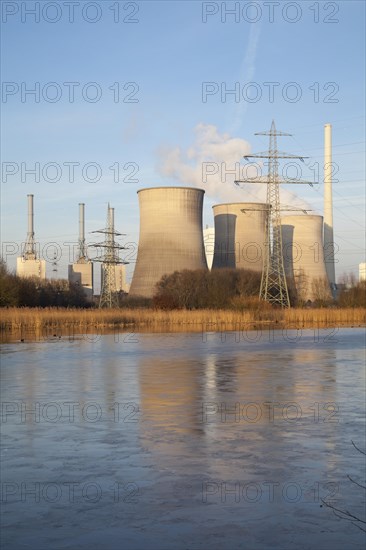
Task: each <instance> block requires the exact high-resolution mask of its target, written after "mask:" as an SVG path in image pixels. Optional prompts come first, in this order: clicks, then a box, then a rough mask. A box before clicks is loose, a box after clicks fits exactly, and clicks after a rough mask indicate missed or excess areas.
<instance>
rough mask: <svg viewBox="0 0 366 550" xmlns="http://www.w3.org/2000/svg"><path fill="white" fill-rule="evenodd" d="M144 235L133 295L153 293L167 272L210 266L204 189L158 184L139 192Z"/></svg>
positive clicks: (134, 275) (142, 236)
mask: <svg viewBox="0 0 366 550" xmlns="http://www.w3.org/2000/svg"><path fill="white" fill-rule="evenodd" d="M137 193H138V196H139V204H140V238H139V248H138V254H137V261H136V267H135V272H134V274H133V279H132V283H131V289H130V295H132V296H145V297H152V296H153V295H154V293H155V285H156V283H157V282H158V281H159V280H160V279H161V277H162V276H163V275H165V274H170V273H173V272H174V271H182V270H183V269H192V270H193V269H207V262H206V256H205V249H204V245H203V232H202V206H203V195H204V191H203V190H202V189H196V188H191V187H155V188H150V189H140V191H138V192H137Z"/></svg>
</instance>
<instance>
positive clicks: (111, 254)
mask: <svg viewBox="0 0 366 550" xmlns="http://www.w3.org/2000/svg"><path fill="white" fill-rule="evenodd" d="M93 233H103V234H105V241H104V242H102V243H96V244H93V245H92V246H96V247H100V248H104V254H103V255H102V256H101V258H97V259H96V261H99V262H102V288H101V291H100V300H99V307H100V308H103V307H107V308H113V307H119V303H118V294H117V290H116V265H118V264H125V265H126V264H128V262H125V261H123V260H120V259H119V257H118V250H126V249H127V248H126V247H125V246H121V245H120V244H118V243H117V242H116V241H115V237H116V236H118V237H120V236H121V235H123V233H119V232H118V231H115V229H114V208H111V207H110V206H109V204H108V211H107V227H106V228H105V229H99V230H98V231H93Z"/></svg>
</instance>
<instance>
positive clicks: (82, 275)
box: [68, 203, 93, 300]
mask: <svg viewBox="0 0 366 550" xmlns="http://www.w3.org/2000/svg"><path fill="white" fill-rule="evenodd" d="M68 271H69V272H68V275H69V282H70V283H73V284H77V285H80V287H81V288H82V289H83V291H84V294H85V296H86V297H87V298H88V299H90V300H91V299H92V298H93V263H92V262H91V261H90V260H89V258H88V252H87V247H86V242H85V204H84V203H79V243H78V257H77V260H76V262H75V263H73V264H72V265H69V269H68Z"/></svg>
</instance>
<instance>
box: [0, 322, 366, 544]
mask: <svg viewBox="0 0 366 550" xmlns="http://www.w3.org/2000/svg"><path fill="white" fill-rule="evenodd" d="M364 344H365V332H364V330H363V329H327V330H325V329H324V330H319V331H317V330H315V331H314V330H303V331H302V332H297V331H291V330H289V331H285V332H282V331H276V332H263V333H260V332H255V331H253V332H236V333H234V332H232V333H202V334H119V335H117V334H116V335H104V336H94V337H92V336H90V335H89V336H84V337H82V336H79V337H76V336H75V337H74V338H61V339H58V338H55V339H53V338H45V339H43V340H39V341H36V342H31V341H28V340H27V339H25V341H24V342H18V343H8V344H3V345H2V350H1V351H2V357H1V359H2V361H1V378H2V384H1V401H2V449H1V458H2V479H1V482H2V483H1V489H2V529H3V533H2V543H3V548H4V550H7V549H16V550H21V549H23V548H24V549H33V548H34V549H47V550H51V549H56V548H57V549H62V548H68V549H72V550H77V549H79V548H85V549H86V548H91V549H100V548H101V549H103V550H107V549H118V550H120V549H123V550H124V549H128V550H130V549H131V550H143V549H149V550H150V549H156V550H172V549H177V550H181V549H182V550H183V549H186V550H187V549H189V550H195V549H205V550H206V549H210V550H216V549H229V550H235V549H239V548H240V549H248V550H257V549H258V550H259V549H279V550H287V549H296V550H298V549H309V550H310V549H314V548H315V549H319V550H327V549H329V550H338V549H339V550H344V549H356V548H363V542H364V540H365V538H364V533H362V531H361V530H359V529H358V528H357V526H355V525H353V524H351V523H350V522H349V521H347V520H344V519H343V520H342V519H340V518H338V517H336V516H335V515H334V513H333V512H332V510H331V509H330V508H329V507H327V506H326V505H324V504H323V502H322V501H323V500H324V501H326V502H327V503H329V504H333V505H334V506H336V507H337V508H340V509H348V510H349V511H350V512H351V513H353V514H354V515H356V516H359V517H362V518H364V508H363V505H364V500H365V491H364V490H363V489H361V488H360V487H358V486H357V485H356V484H354V483H352V482H351V481H350V479H349V478H348V476H351V478H353V479H354V480H357V481H358V482H359V483H362V482H364V473H363V465H364V460H363V459H364V456H363V455H362V454H360V453H359V452H357V450H356V449H355V447H354V446H353V445H352V441H353V442H354V443H355V444H356V445H357V446H359V447H360V448H361V449H364V448H365V436H364V430H365V423H364V416H365V397H364V391H365V358H364V352H363V348H364ZM362 478H363V479H362Z"/></svg>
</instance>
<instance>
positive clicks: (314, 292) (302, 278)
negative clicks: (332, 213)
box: [281, 214, 330, 302]
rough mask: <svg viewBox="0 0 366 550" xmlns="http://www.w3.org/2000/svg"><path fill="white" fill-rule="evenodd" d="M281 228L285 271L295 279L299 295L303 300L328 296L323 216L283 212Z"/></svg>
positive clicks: (320, 298)
mask: <svg viewBox="0 0 366 550" xmlns="http://www.w3.org/2000/svg"><path fill="white" fill-rule="evenodd" d="M281 232H282V246H283V259H284V265H285V272H286V275H287V277H289V278H290V279H292V280H293V282H294V285H295V290H296V294H297V297H298V299H299V300H301V301H302V302H307V301H308V300H310V301H314V300H325V299H329V298H330V285H329V282H328V277H327V271H326V266H325V261H324V251H323V243H322V240H323V239H322V233H323V217H322V216H317V215H309V214H307V215H295V216H283V217H282V221H281Z"/></svg>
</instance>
